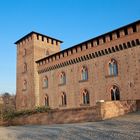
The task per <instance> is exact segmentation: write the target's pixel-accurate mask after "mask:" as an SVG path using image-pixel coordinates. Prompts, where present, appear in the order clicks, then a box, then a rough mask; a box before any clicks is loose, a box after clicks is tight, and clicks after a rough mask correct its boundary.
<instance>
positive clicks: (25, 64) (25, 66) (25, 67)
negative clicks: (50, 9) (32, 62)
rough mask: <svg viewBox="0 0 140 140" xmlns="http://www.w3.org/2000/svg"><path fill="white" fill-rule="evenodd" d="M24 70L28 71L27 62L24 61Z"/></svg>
mask: <svg viewBox="0 0 140 140" xmlns="http://www.w3.org/2000/svg"><path fill="white" fill-rule="evenodd" d="M23 72H27V63H24V66H23Z"/></svg>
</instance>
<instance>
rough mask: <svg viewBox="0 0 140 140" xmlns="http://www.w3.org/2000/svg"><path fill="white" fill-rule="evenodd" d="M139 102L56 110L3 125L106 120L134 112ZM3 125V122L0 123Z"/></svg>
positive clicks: (118, 102)
mask: <svg viewBox="0 0 140 140" xmlns="http://www.w3.org/2000/svg"><path fill="white" fill-rule="evenodd" d="M138 102H139V103H140V100H139V101H114V102H111V101H109V102H98V103H97V104H96V106H94V107H83V108H75V109H61V110H60V109H54V110H51V111H50V112H48V113H38V114H33V115H30V116H22V117H18V118H15V119H13V120H12V121H9V122H3V125H24V124H58V123H59V124H60V123H79V122H91V121H99V120H105V119H108V118H112V117H117V116H120V115H124V114H126V113H129V112H134V111H136V109H137V103H138ZM0 125H2V122H0Z"/></svg>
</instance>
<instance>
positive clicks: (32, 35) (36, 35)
mask: <svg viewBox="0 0 140 140" xmlns="http://www.w3.org/2000/svg"><path fill="white" fill-rule="evenodd" d="M33 39H34V40H39V41H41V42H47V43H50V44H55V45H60V43H63V41H61V40H58V39H55V38H52V37H49V36H46V35H43V34H40V33H37V32H34V31H32V32H30V33H29V34H27V35H25V36H24V37H22V38H20V39H19V40H17V41H16V42H15V44H16V45H17V46H20V45H23V44H25V43H28V42H30V41H31V40H33Z"/></svg>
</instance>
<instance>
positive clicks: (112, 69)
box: [108, 59, 118, 76]
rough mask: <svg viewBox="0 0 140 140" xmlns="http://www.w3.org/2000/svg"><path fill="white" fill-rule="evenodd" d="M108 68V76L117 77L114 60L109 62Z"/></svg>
mask: <svg viewBox="0 0 140 140" xmlns="http://www.w3.org/2000/svg"><path fill="white" fill-rule="evenodd" d="M108 65H109V66H108V67H109V75H111V76H112V75H114V76H116V75H118V65H117V61H116V60H115V59H111V61H110V62H109V63H108Z"/></svg>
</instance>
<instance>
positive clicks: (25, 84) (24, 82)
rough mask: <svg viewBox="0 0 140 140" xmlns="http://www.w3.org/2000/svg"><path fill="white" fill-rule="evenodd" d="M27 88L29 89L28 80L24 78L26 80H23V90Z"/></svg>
mask: <svg viewBox="0 0 140 140" xmlns="http://www.w3.org/2000/svg"><path fill="white" fill-rule="evenodd" d="M26 89H27V81H26V80H24V81H23V90H26Z"/></svg>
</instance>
